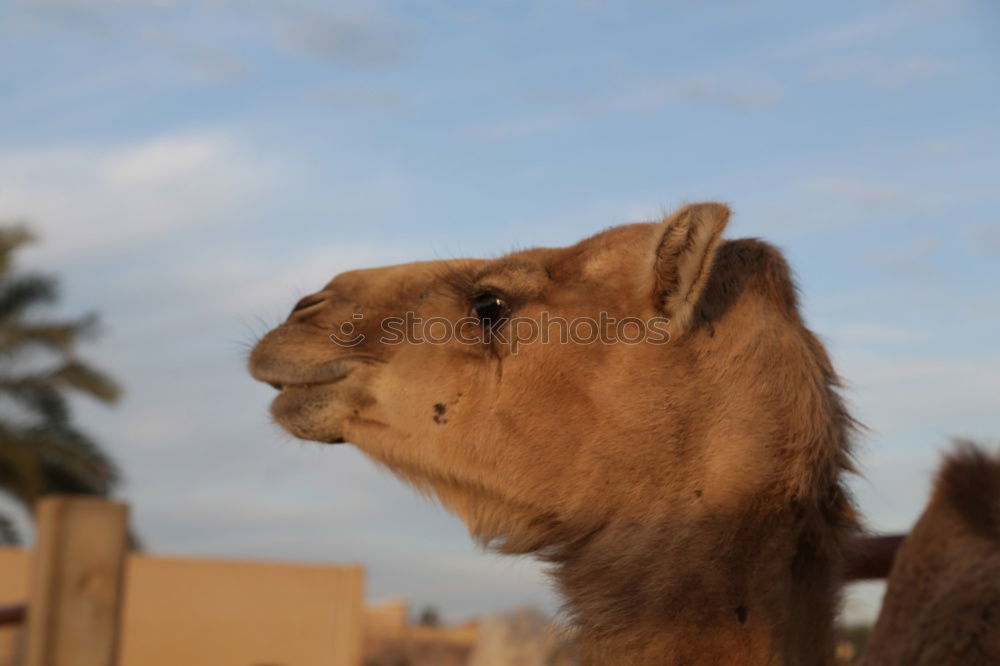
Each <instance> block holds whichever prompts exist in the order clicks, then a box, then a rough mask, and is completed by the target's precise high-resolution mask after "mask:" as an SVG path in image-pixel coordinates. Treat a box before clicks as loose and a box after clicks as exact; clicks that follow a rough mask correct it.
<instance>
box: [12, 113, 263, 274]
mask: <svg viewBox="0 0 1000 666" xmlns="http://www.w3.org/2000/svg"><path fill="white" fill-rule="evenodd" d="M275 179H276V174H275V173H274V172H273V171H272V170H270V169H269V168H267V167H266V165H265V164H263V163H262V162H261V161H260V160H258V159H255V158H254V157H253V156H252V155H250V154H248V151H246V150H245V149H244V148H243V147H241V146H240V145H239V144H238V142H236V141H235V140H233V139H232V138H230V137H228V136H227V135H225V134H224V133H216V132H205V133H195V134H178V135H170V136H164V137H159V138H155V139H149V140H144V141H140V142H137V143H133V144H127V145H121V146H117V147H113V148H107V147H101V148H97V147H93V146H79V145H75V146H69V147H58V148H45V149H35V150H26V151H8V152H0V211H2V212H3V214H4V215H5V216H12V217H24V218H27V219H29V220H31V221H32V222H33V224H35V225H36V226H37V227H39V228H40V229H41V231H42V233H43V235H44V236H45V238H46V243H45V244H44V246H43V247H42V250H41V251H42V252H43V253H45V255H46V256H48V257H50V258H51V257H63V256H68V255H70V254H72V255H75V256H81V255H85V254H88V253H92V252H97V251H103V250H107V249H110V248H115V247H120V246H122V245H123V244H128V243H133V242H138V241H143V240H148V239H152V238H156V237H158V236H161V235H163V234H166V233H169V232H171V231H176V230H179V229H184V228H191V227H196V226H199V225H204V224H216V223H219V222H221V221H225V220H226V219H228V216H229V215H230V214H232V213H233V212H234V211H235V210H237V209H239V208H241V207H247V206H250V205H252V202H253V201H254V200H255V199H256V198H257V197H258V196H260V195H261V194H262V193H263V192H264V191H266V189H267V188H268V187H270V186H271V185H272V184H273V183H274V182H275Z"/></svg>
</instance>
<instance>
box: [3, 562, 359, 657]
mask: <svg viewBox="0 0 1000 666" xmlns="http://www.w3.org/2000/svg"><path fill="white" fill-rule="evenodd" d="M27 561H28V556H27V554H25V553H24V552H23V551H18V550H14V549H0V603H8V602H15V601H22V600H24V598H25V595H26V593H27V584H26V581H27V573H28V572H27V569H28V567H27ZM363 578H364V570H363V569H362V567H360V566H349V567H331V566H308V565H299V564H284V563H261V562H241V561H221V560H201V559H185V558H168V557H153V556H148V555H131V556H130V557H129V559H128V565H127V570H126V586H125V604H124V610H123V617H122V638H121V649H120V653H119V664H120V666H177V665H178V664H184V666H358V665H359V664H360V663H361V643H362V635H363V615H362V598H363V589H362V587H363ZM3 638H4V637H3V636H0V641H2V640H3ZM8 643H9V637H8ZM5 651H6V652H5ZM9 652H10V645H9V644H8V645H4V644H3V643H2V642H0V666H2V665H4V655H5V654H8V653H9Z"/></svg>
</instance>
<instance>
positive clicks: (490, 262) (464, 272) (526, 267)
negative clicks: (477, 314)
mask: <svg viewBox="0 0 1000 666" xmlns="http://www.w3.org/2000/svg"><path fill="white" fill-rule="evenodd" d="M655 230H656V225H655V224H630V225H624V226H620V227H613V228H611V229H607V230H605V231H603V232H601V233H598V234H596V235H594V236H591V237H589V238H586V239H584V240H582V241H580V242H578V243H576V244H574V245H569V246H566V247H559V248H532V249H528V250H519V251H516V252H511V253H509V254H506V255H503V256H501V257H498V258H496V259H450V260H437V261H417V262H411V263H406V264H395V265H390V266H382V267H379V268H367V269H361V270H354V271H348V272H346V273H341V274H339V275H337V276H336V277H335V278H334V279H333V280H332V281H331V282H330V283H329V284H328V285H327V289H328V290H331V291H335V292H343V293H345V294H351V295H359V294H363V293H369V294H375V293H384V292H385V290H396V291H404V292H409V291H412V290H413V289H424V288H426V287H428V286H431V285H433V284H434V283H436V282H441V281H447V280H450V279H452V278H453V277H454V276H456V275H461V276H463V277H465V278H468V279H469V280H470V281H475V280H476V279H477V278H479V277H482V276H488V275H491V274H504V273H507V274H517V273H522V274H529V275H530V274H532V273H538V274H541V273H543V272H544V273H545V274H547V275H549V276H551V277H552V278H553V279H555V280H556V281H559V280H560V279H565V280H574V279H583V280H585V281H588V282H589V281H591V280H595V281H596V280H600V281H605V280H613V279H614V278H616V277H619V278H620V277H621V270H622V267H623V266H628V267H632V266H644V265H645V263H648V262H649V261H651V258H652V254H651V250H650V242H651V240H652V237H653V234H654V233H655Z"/></svg>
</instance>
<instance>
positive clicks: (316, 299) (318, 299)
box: [291, 294, 325, 314]
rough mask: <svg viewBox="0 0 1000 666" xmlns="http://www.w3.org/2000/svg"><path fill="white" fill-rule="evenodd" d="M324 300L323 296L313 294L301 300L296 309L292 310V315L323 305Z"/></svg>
mask: <svg viewBox="0 0 1000 666" xmlns="http://www.w3.org/2000/svg"><path fill="white" fill-rule="evenodd" d="M324 300H325V297H324V296H323V295H322V294H311V295H309V296H305V297H304V298H302V299H301V300H299V302H298V303H296V304H295V307H294V308H292V312H291V314H295V313H296V312H298V311H299V310H305V309H306V308H309V307H312V306H313V305H317V304H319V303H322V302H323V301H324Z"/></svg>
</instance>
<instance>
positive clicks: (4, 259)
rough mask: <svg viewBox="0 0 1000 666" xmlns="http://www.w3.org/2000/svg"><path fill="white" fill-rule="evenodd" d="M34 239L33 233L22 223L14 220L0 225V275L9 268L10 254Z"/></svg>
mask: <svg viewBox="0 0 1000 666" xmlns="http://www.w3.org/2000/svg"><path fill="white" fill-rule="evenodd" d="M34 240H35V235H34V234H33V233H31V230H29V229H28V227H27V226H26V225H25V224H24V223H22V222H15V223H13V224H10V223H8V224H6V225H4V226H3V227H0V275H2V274H4V273H6V272H7V271H9V270H10V265H11V255H12V254H13V253H14V251H15V250H17V249H18V248H19V247H21V246H22V245H25V244H27V243H31V242H33V241H34Z"/></svg>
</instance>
